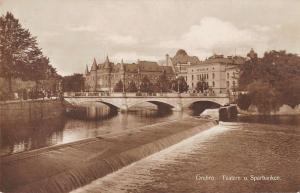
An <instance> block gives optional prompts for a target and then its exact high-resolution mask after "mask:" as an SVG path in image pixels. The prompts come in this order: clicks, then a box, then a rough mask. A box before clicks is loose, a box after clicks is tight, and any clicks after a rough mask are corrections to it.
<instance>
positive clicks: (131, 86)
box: [127, 81, 138, 92]
mask: <svg viewBox="0 0 300 193" xmlns="http://www.w3.org/2000/svg"><path fill="white" fill-rule="evenodd" d="M127 91H128V92H137V91H138V89H137V87H136V85H135V83H134V81H130V82H129V85H128V88H127Z"/></svg>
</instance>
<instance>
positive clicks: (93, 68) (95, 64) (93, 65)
mask: <svg viewBox="0 0 300 193" xmlns="http://www.w3.org/2000/svg"><path fill="white" fill-rule="evenodd" d="M94 70H97V62H96V59H95V58H94V61H93V64H92V67H91V71H94Z"/></svg>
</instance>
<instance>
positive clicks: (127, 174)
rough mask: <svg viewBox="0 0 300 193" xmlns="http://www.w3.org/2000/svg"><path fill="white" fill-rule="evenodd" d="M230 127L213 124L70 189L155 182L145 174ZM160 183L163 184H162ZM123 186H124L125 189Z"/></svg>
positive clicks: (130, 187)
mask: <svg viewBox="0 0 300 193" xmlns="http://www.w3.org/2000/svg"><path fill="white" fill-rule="evenodd" d="M230 128H231V127H230V126H221V125H218V126H214V127H212V128H210V129H208V130H205V131H203V132H200V133H198V134H196V135H194V136H192V137H190V138H188V139H185V140H183V141H181V142H180V143H177V144H175V145H173V146H170V147H168V148H166V149H164V150H162V151H160V152H158V153H155V154H153V155H150V156H148V157H146V158H145V159H142V160H140V161H137V162H134V163H132V164H131V165H128V166H126V167H124V168H122V169H120V170H118V171H117V172H114V173H111V174H109V175H107V176H105V177H103V178H100V179H97V180H95V181H93V182H92V183H90V184H88V185H86V186H83V187H81V188H78V189H76V190H74V191H72V193H82V192H134V191H135V189H136V187H137V185H138V184H137V183H151V182H155V180H156V179H155V178H153V177H151V175H147V174H150V173H151V171H154V170H156V169H157V168H159V167H161V166H163V165H168V164H170V163H174V162H176V161H177V159H178V158H179V157H181V158H182V157H185V156H186V155H191V154H193V151H194V150H195V149H199V148H204V149H205V146H202V144H203V143H204V142H205V141H207V140H209V139H212V138H214V137H215V136H217V135H219V134H221V133H224V132H226V131H228V130H230ZM186 164H188V163H186ZM166 177H167V176H166ZM156 183H157V182H156ZM158 183H159V182H158ZM161 185H162V186H164V184H161ZM124 187H126V189H125V188H124Z"/></svg>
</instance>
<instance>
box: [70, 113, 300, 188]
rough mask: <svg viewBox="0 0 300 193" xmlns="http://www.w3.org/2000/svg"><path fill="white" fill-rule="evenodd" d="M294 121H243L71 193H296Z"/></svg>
mask: <svg viewBox="0 0 300 193" xmlns="http://www.w3.org/2000/svg"><path fill="white" fill-rule="evenodd" d="M299 120H300V117H299V116H277V117H274V116H267V117H261V116H256V117H252V118H251V117H242V118H241V119H240V121H238V122H235V123H224V124H221V125H218V126H216V127H213V128H211V129H209V130H206V131H204V132H201V133H199V134H197V135H195V136H193V137H191V138H189V139H186V140H184V141H182V142H180V143H178V144H176V145H174V146H172V147H170V148H167V149H165V150H163V151H161V152H158V153H156V154H154V155H151V156H149V157H147V158H145V159H143V160H140V161H138V162H136V163H134V164H131V165H129V166H127V167H125V168H123V169H121V170H119V171H117V172H114V173H112V174H110V175H107V176H105V177H104V178H101V179H98V180H95V181H94V182H92V183H91V184H89V185H86V186H84V187H81V188H79V189H77V190H75V191H73V193H87V192H89V193H93V192H104V193H105V192H118V193H122V192H134V193H152V192H175V193H182V192H186V193H187V192H297V191H299V190H300V148H299V147H300V127H299ZM257 122H263V123H257Z"/></svg>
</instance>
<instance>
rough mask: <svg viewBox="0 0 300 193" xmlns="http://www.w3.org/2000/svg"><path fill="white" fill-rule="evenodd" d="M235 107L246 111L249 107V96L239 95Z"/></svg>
mask: <svg viewBox="0 0 300 193" xmlns="http://www.w3.org/2000/svg"><path fill="white" fill-rule="evenodd" d="M237 105H238V106H239V108H241V109H242V110H247V109H248V108H249V107H250V105H251V97H250V95H249V94H239V96H238V99H237Z"/></svg>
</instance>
